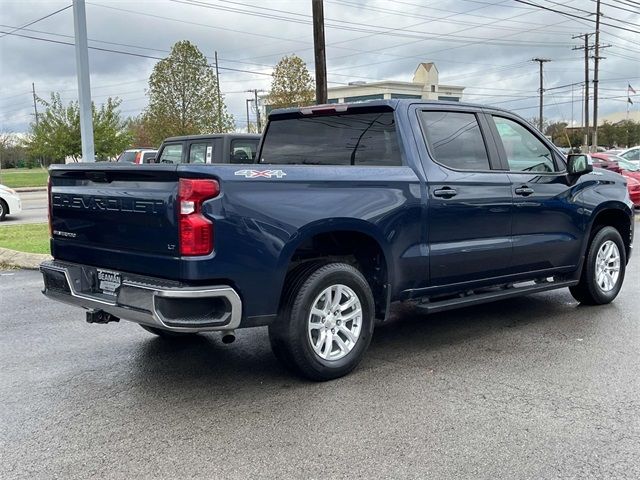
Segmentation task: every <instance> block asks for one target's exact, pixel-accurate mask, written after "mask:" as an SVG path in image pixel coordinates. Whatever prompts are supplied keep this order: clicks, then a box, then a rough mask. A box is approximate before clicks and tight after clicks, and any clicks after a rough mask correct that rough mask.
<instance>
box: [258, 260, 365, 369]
mask: <svg viewBox="0 0 640 480" xmlns="http://www.w3.org/2000/svg"><path fill="white" fill-rule="evenodd" d="M302 272H303V273H302V274H301V275H298V276H297V277H293V278H290V279H289V282H290V284H289V285H287V286H285V290H286V293H285V298H284V302H283V305H282V308H281V311H280V315H279V318H278V320H277V321H276V322H275V323H274V324H272V325H271V326H270V327H269V339H270V341H271V347H272V349H273V351H274V354H275V355H276V357H277V358H278V359H279V360H280V361H281V362H282V363H284V364H285V366H287V367H292V368H293V369H294V370H295V371H296V372H297V373H299V374H300V375H302V376H304V377H306V378H308V379H310V380H315V381H325V380H332V379H335V378H339V377H342V376H344V375H346V374H348V373H349V372H351V371H352V370H353V369H354V368H356V367H357V366H358V364H359V363H360V361H361V360H362V358H363V356H364V353H365V351H366V350H367V347H368V346H369V343H370V342H371V336H372V334H373V327H374V316H375V306H374V301H373V294H372V293H371V288H370V286H369V284H368V282H367V280H366V279H365V278H364V276H363V275H362V273H361V272H360V271H359V270H358V269H357V268H355V267H353V266H351V265H348V264H346V263H329V264H326V265H319V266H316V267H314V268H311V269H303V270H302Z"/></svg>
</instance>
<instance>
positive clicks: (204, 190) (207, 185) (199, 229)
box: [178, 178, 220, 255]
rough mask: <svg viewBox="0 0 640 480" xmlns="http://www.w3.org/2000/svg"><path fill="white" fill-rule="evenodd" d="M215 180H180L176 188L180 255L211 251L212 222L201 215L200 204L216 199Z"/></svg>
mask: <svg viewBox="0 0 640 480" xmlns="http://www.w3.org/2000/svg"><path fill="white" fill-rule="evenodd" d="M219 193H220V185H219V184H218V182H217V181H215V180H203V179H190V178H181V179H180V184H179V187H178V208H179V212H178V219H179V230H180V254H181V255H207V254H209V253H211V252H212V251H213V222H212V221H211V220H209V219H207V218H206V217H205V216H204V215H202V203H203V202H204V201H205V200H208V199H210V198H214V197H217V196H218V194H219Z"/></svg>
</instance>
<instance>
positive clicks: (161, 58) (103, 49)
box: [0, 32, 271, 77]
mask: <svg viewBox="0 0 640 480" xmlns="http://www.w3.org/2000/svg"><path fill="white" fill-rule="evenodd" d="M0 33H4V34H6V35H14V36H16V37H23V38H29V39H32V40H39V41H43V42H49V43H57V44H59V45H69V46H74V45H75V44H74V43H71V42H63V41H61V40H53V39H50V38H42V37H35V36H33V35H24V34H20V33H10V32H0ZM89 49H90V50H98V51H101V52H109V53H119V54H122V55H130V56H133V57H140V58H149V59H152V60H165V57H156V56H153V55H145V54H143V53H135V52H125V51H124V50H114V49H110V48H101V47H92V46H90V47H89ZM207 66H208V67H212V66H213V65H210V64H208V63H207ZM220 70H227V71H230V72H241V73H251V74H253V75H264V76H268V77H270V76H271V74H270V73H266V72H256V71H254V70H244V69H239V68H231V67H220Z"/></svg>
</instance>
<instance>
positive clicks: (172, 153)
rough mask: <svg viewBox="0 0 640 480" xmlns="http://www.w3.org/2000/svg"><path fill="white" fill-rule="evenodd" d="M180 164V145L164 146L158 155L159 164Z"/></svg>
mask: <svg viewBox="0 0 640 480" xmlns="http://www.w3.org/2000/svg"><path fill="white" fill-rule="evenodd" d="M180 162H182V144H180V143H177V144H174V145H165V147H164V148H163V149H162V154H161V155H160V162H159V163H180Z"/></svg>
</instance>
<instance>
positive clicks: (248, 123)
mask: <svg viewBox="0 0 640 480" xmlns="http://www.w3.org/2000/svg"><path fill="white" fill-rule="evenodd" d="M244 102H245V105H246V107H247V133H251V121H250V120H249V102H253V99H251V98H247V99H245V101H244Z"/></svg>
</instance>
